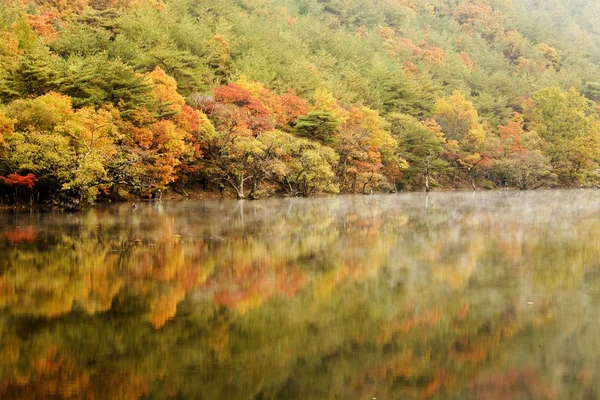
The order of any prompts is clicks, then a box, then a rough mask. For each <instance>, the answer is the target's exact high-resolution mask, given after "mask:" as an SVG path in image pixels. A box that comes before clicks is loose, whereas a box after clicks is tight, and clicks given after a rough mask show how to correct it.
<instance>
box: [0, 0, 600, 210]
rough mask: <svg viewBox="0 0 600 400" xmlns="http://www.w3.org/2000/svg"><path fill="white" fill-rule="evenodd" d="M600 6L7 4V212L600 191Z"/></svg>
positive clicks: (1, 39) (312, 0) (3, 70)
mask: <svg viewBox="0 0 600 400" xmlns="http://www.w3.org/2000/svg"><path fill="white" fill-rule="evenodd" d="M599 14H600V6H598V5H597V4H596V3H595V2H594V1H591V0H589V1H579V2H577V3H576V4H575V3H573V4H571V3H569V4H564V2H561V1H558V0H545V1H538V0H512V1H510V0H508V1H506V0H485V1H457V0H346V1H342V0H300V1H292V0H236V1H231V0H215V1H210V2H208V1H201V0H75V1H67V0H35V1H29V0H6V1H3V2H2V3H1V4H0V199H1V201H2V203H3V204H14V203H15V202H38V203H41V204H49V205H54V206H60V207H65V208H80V207H85V206H89V205H92V204H94V203H96V202H99V201H108V200H110V201H123V200H131V199H136V198H149V197H152V196H156V193H157V191H158V190H161V191H166V192H170V193H176V194H179V195H189V194H190V193H192V192H203V191H206V192H212V193H223V194H228V195H231V196H235V197H238V198H253V199H256V198H261V197H266V196H270V195H287V196H309V195H313V194H336V193H377V192H396V191H400V190H430V189H435V188H469V189H470V188H473V189H494V188H517V189H537V188H541V187H574V186H575V187H594V186H596V185H598V183H599V181H600V174H599V173H598V162H599V161H600V139H599V136H598V132H599V129H600V114H599V113H600V107H599V105H598V102H600V50H598V49H599V48H600V47H599V46H598V42H599V41H600V33H599V32H598V31H597V29H596V28H595V20H594V16H597V15H599Z"/></svg>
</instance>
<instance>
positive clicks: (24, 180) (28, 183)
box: [0, 174, 37, 189]
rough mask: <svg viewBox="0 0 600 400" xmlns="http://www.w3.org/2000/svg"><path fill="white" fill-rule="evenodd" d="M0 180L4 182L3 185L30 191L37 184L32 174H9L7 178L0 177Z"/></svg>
mask: <svg viewBox="0 0 600 400" xmlns="http://www.w3.org/2000/svg"><path fill="white" fill-rule="evenodd" d="M0 179H2V180H3V181H4V183H5V184H7V185H11V186H22V187H27V188H29V189H32V188H33V187H34V186H35V183H36V182H37V178H36V177H35V175H33V174H27V175H25V176H22V175H17V174H10V175H8V177H3V176H0Z"/></svg>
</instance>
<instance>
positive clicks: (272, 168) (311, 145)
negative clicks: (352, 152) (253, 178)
mask: <svg viewBox="0 0 600 400" xmlns="http://www.w3.org/2000/svg"><path fill="white" fill-rule="evenodd" d="M260 141H261V142H262V143H263V144H264V145H265V154H266V156H267V157H268V159H269V161H268V162H267V164H266V169H267V173H268V179H270V180H273V181H275V182H277V183H278V184H279V186H280V188H281V189H282V190H283V191H284V193H286V194H287V195H289V196H298V195H302V196H309V195H311V194H315V193H337V192H338V191H339V187H338V185H337V184H336V183H335V172H334V168H335V166H336V165H337V163H338V160H339V156H338V155H337V154H336V153H335V151H334V150H333V149H331V148H329V147H325V146H322V145H321V144H320V143H319V142H316V141H312V140H307V139H303V138H298V137H295V136H294V135H292V134H290V133H285V132H281V131H271V132H267V133H265V134H264V135H262V136H261V137H260Z"/></svg>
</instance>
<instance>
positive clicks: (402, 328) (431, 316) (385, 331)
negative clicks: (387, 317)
mask: <svg viewBox="0 0 600 400" xmlns="http://www.w3.org/2000/svg"><path fill="white" fill-rule="evenodd" d="M441 320H442V312H441V311H439V310H433V311H428V312H425V313H423V314H422V315H417V316H415V317H413V318H411V319H409V320H407V321H398V322H394V323H393V324H392V325H389V326H383V327H382V328H381V329H380V330H379V334H378V335H377V344H380V345H383V344H386V343H389V342H390V341H392V339H393V338H394V337H395V336H398V335H401V334H406V333H408V332H409V331H410V330H412V329H415V328H419V329H424V328H431V327H433V326H435V325H437V324H439V323H440V321H441Z"/></svg>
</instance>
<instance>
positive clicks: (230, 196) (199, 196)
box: [0, 186, 600, 212]
mask: <svg viewBox="0 0 600 400" xmlns="http://www.w3.org/2000/svg"><path fill="white" fill-rule="evenodd" d="M577 189H580V190H599V189H600V188H598V187H573V186H571V187H567V186H564V187H563V186H561V187H543V188H538V189H530V190H522V189H519V188H510V187H509V188H496V189H484V188H478V189H476V190H472V189H471V188H470V187H460V188H437V189H435V190H430V191H429V193H450V192H456V193H466V192H474V193H475V192H477V193H481V192H499V191H502V192H536V191H542V190H547V191H554V190H577ZM408 193H427V192H426V191H425V190H400V191H397V192H375V193H338V194H335V195H324V196H325V197H337V196H345V195H352V194H355V195H363V196H371V195H378V194H408ZM287 197H292V196H285V195H279V194H277V195H272V196H265V197H261V198H258V199H251V198H245V199H239V198H238V197H237V196H236V195H235V193H232V192H229V191H226V192H224V193H219V192H214V191H202V190H197V191H190V192H188V193H186V194H181V193H176V192H167V193H165V194H164V196H163V198H162V200H158V201H190V200H191V201H199V200H249V201H259V200H266V199H277V198H281V199H283V198H287ZM296 197H297V198H302V197H303V196H296ZM315 197H322V196H320V195H318V194H317V195H313V196H309V197H306V198H315ZM154 202H157V200H155V199H150V198H136V199H131V200H123V201H99V202H97V203H96V204H94V205H93V206H91V207H86V208H67V207H60V206H51V205H48V204H43V203H33V204H28V203H19V204H17V205H8V204H0V211H31V210H38V211H48V212H49V211H60V212H80V211H86V210H92V209H95V208H98V207H100V206H107V205H114V204H128V203H129V204H136V203H154Z"/></svg>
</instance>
